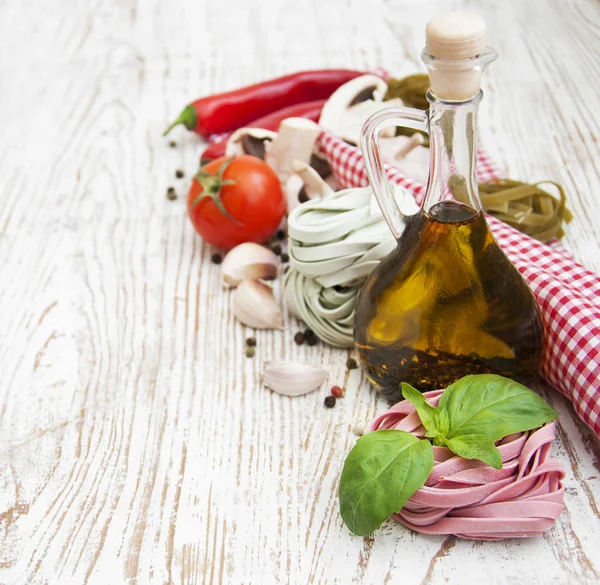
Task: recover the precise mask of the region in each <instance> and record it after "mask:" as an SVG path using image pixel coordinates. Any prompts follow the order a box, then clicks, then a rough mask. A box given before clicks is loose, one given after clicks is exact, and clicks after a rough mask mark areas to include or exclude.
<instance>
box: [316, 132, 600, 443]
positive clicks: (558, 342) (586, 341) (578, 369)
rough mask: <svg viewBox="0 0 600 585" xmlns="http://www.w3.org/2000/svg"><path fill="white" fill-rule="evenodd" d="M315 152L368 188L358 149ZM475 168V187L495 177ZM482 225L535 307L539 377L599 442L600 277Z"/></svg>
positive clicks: (341, 178)
mask: <svg viewBox="0 0 600 585" xmlns="http://www.w3.org/2000/svg"><path fill="white" fill-rule="evenodd" d="M320 146H321V149H322V151H323V153H324V154H325V155H326V156H327V158H328V160H329V164H330V166H331V168H332V170H333V173H334V175H335V176H336V178H337V180H338V182H339V184H340V185H341V186H342V187H344V188H348V187H364V186H366V185H368V178H367V174H366V171H365V165H364V161H363V157H362V154H361V152H360V150H359V149H358V148H356V147H354V146H351V145H349V144H347V143H345V142H344V141H343V140H341V139H340V138H338V137H337V136H334V135H332V134H329V133H323V134H322V135H321V138H320ZM477 164H478V169H477V178H478V180H479V181H489V180H491V179H496V178H499V177H500V176H501V174H500V172H499V170H498V169H497V167H496V166H495V165H494V163H493V161H492V160H491V159H490V158H489V157H488V156H487V154H485V153H484V152H482V151H480V152H479V153H478V161H477ZM386 171H387V175H388V177H389V179H390V180H391V181H393V182H395V183H397V184H398V185H400V186H402V187H404V188H405V189H407V190H408V191H409V192H410V193H412V195H413V196H414V197H415V199H416V200H417V202H418V203H421V202H422V200H423V196H424V195H425V186H424V185H421V184H420V183H417V182H415V181H413V180H412V179H410V178H408V177H407V176H406V175H404V174H403V173H402V171H401V170H400V169H398V168H396V167H393V166H391V165H386ZM487 219H488V223H489V226H490V228H491V230H492V232H493V234H494V236H495V238H496V240H497V241H498V243H499V244H500V246H501V247H502V249H503V250H504V252H505V253H506V254H507V256H508V257H509V258H510V260H511V261H512V263H513V264H514V265H515V266H516V267H517V269H518V270H519V272H520V273H521V274H522V275H523V277H524V278H525V280H526V281H527V284H528V285H529V287H530V288H531V290H532V291H533V294H534V295H535V298H536V299H537V302H538V303H539V305H540V308H541V311H542V318H543V321H544V328H545V331H546V349H545V352H544V357H543V361H542V367H541V372H540V373H541V375H542V377H543V378H544V379H545V380H546V381H547V382H548V383H549V384H551V385H552V386H554V387H555V388H556V389H557V390H559V391H560V392H562V393H563V394H564V395H565V396H567V397H568V398H569V399H570V400H571V401H572V402H573V405H574V406H575V410H576V411H577V413H578V414H579V416H580V417H581V418H582V419H583V421H584V422H585V423H586V424H587V425H588V426H589V427H591V429H592V430H593V431H594V433H596V435H597V436H600V298H599V296H598V295H599V294H600V277H599V276H597V275H596V274H594V273H592V272H590V271H589V270H586V269H585V268H584V267H583V266H581V264H578V263H577V262H575V261H574V260H573V258H572V257H571V256H570V255H569V253H568V252H566V251H565V250H564V249H563V248H562V246H561V245H560V244H552V245H551V246H549V245H546V244H542V243H541V242H538V241H537V240H534V239H533V238H530V237H529V236H526V235H525V234H522V233H521V232H519V231H517V230H515V229H513V228H512V227H510V226H508V225H507V224H505V223H503V222H501V221H499V220H498V219H496V218H494V217H490V216H488V218H487Z"/></svg>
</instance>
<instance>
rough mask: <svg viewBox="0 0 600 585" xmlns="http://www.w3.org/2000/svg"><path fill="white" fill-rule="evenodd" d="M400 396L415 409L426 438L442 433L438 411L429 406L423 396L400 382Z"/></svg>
mask: <svg viewBox="0 0 600 585" xmlns="http://www.w3.org/2000/svg"><path fill="white" fill-rule="evenodd" d="M402 396H404V398H406V400H408V401H409V402H410V403H411V404H412V405H413V406H414V407H415V409H416V411H417V414H418V415H419V418H420V419H421V422H422V423H423V426H424V427H425V429H426V430H427V434H426V435H425V436H426V437H429V438H433V437H437V436H438V435H440V434H441V433H442V431H441V428H440V411H439V410H438V409H437V408H436V407H435V406H431V404H429V402H427V400H425V396H423V394H421V393H420V392H419V391H418V390H417V389H416V388H413V387H412V386H411V385H410V384H407V383H406V382H402Z"/></svg>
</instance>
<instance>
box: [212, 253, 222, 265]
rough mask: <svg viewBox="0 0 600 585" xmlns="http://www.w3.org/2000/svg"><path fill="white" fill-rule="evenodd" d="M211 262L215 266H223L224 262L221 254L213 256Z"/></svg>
mask: <svg viewBox="0 0 600 585" xmlns="http://www.w3.org/2000/svg"><path fill="white" fill-rule="evenodd" d="M210 260H211V262H212V263H213V264H221V262H223V258H222V256H221V254H213V255H212V256H211V257H210Z"/></svg>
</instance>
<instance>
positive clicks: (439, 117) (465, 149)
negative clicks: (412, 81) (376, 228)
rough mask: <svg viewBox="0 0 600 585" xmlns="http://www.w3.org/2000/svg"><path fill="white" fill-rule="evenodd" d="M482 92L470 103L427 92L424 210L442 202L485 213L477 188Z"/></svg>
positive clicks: (427, 210) (428, 209)
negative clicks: (427, 164) (427, 160)
mask: <svg viewBox="0 0 600 585" xmlns="http://www.w3.org/2000/svg"><path fill="white" fill-rule="evenodd" d="M482 97H483V93H482V92H481V91H480V92H479V93H478V94H477V95H475V96H473V97H472V98H471V99H470V100H466V101H460V102H455V101H444V100H442V99H440V98H438V97H436V96H435V95H433V94H432V93H431V92H430V91H429V92H427V99H428V100H429V103H430V108H429V139H430V152H431V162H430V169H429V182H428V183H427V194H426V195H425V201H424V203H423V209H424V210H425V211H426V212H429V211H430V210H431V208H432V207H434V206H435V205H437V204H438V203H440V202H442V201H455V202H457V203H459V204H462V205H467V206H468V207H470V208H471V209H473V210H474V211H475V212H480V211H482V205H481V199H480V197H479V189H478V187H477V175H476V170H477V114H478V111H479V102H480V101H481V99H482Z"/></svg>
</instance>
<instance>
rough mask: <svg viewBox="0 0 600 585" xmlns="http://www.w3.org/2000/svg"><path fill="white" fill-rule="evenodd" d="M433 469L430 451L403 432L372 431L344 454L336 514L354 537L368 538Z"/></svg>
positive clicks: (431, 449)
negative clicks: (337, 513)
mask: <svg viewBox="0 0 600 585" xmlns="http://www.w3.org/2000/svg"><path fill="white" fill-rule="evenodd" d="M432 469H433V448H432V446H431V443H429V441H421V440H420V439H418V438H417V437H415V436H414V435H411V434H410V433H406V432H404V431H393V430H385V431H375V432H373V433H367V434H366V435H364V436H363V437H361V438H360V439H359V440H358V441H357V442H356V445H355V446H354V448H353V449H352V451H350V453H349V454H348V457H347V458H346V462H345V463H344V468H343V470H342V477H341V479H340V488H339V499H340V514H341V515H342V518H343V520H344V522H345V523H346V525H347V526H348V528H349V529H350V530H351V531H352V532H353V533H354V534H357V535H358V536H366V535H367V534H370V533H371V532H373V531H374V530H376V529H377V528H379V526H381V524H382V523H383V522H384V521H385V520H386V519H387V518H389V516H390V515H391V514H393V513H394V512H398V511H400V509H401V508H402V506H404V504H406V502H407V501H408V500H409V499H410V497H411V496H412V495H413V494H414V493H415V492H416V491H417V490H418V489H419V488H421V487H423V485H424V484H425V481H426V480H427V478H428V477H429V474H430V473H431V470H432Z"/></svg>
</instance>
